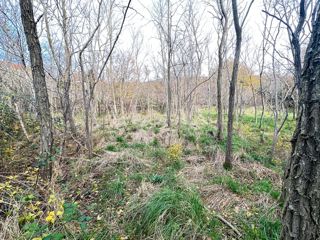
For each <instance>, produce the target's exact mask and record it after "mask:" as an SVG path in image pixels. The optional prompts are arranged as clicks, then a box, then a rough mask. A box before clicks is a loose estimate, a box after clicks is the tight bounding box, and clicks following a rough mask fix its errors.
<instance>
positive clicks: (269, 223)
mask: <svg viewBox="0 0 320 240" xmlns="http://www.w3.org/2000/svg"><path fill="white" fill-rule="evenodd" d="M239 219H242V220H241V227H242V229H243V232H244V236H243V237H244V239H246V240H256V239H259V240H279V239H280V231H281V222H280V220H279V219H277V218H275V217H274V216H271V214H270V213H269V214H267V215H265V214H263V215H260V216H258V215H257V216H255V217H251V218H250V219H248V218H247V217H245V216H239Z"/></svg>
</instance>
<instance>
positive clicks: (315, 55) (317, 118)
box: [281, 9, 320, 240]
mask: <svg viewBox="0 0 320 240" xmlns="http://www.w3.org/2000/svg"><path fill="white" fill-rule="evenodd" d="M319 52H320V10H319V9H318V12H317V18H316V21H315V24H314V26H313V31H312V35H311V39H310V43H309V46H308V49H307V51H306V57H305V61H304V62H305V66H304V69H303V73H302V76H301V93H300V98H299V103H300V104H299V105H300V106H301V108H300V110H299V113H298V123H297V127H296V131H295V134H294V137H293V139H292V153H291V158H290V159H289V161H288V164H287V167H286V171H285V176H284V188H283V198H284V211H283V217H282V223H283V225H282V233H281V239H283V240H287V239H288V240H289V239H290V240H316V239H320V211H319V209H320V194H319V189H320V149H319V146H320V137H319V136H320V103H319V96H320V58H319Z"/></svg>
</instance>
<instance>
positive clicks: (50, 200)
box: [48, 194, 57, 204]
mask: <svg viewBox="0 0 320 240" xmlns="http://www.w3.org/2000/svg"><path fill="white" fill-rule="evenodd" d="M56 200H57V199H56V196H55V195H53V194H50V196H49V200H48V203H49V204H50V203H53V202H54V201H56Z"/></svg>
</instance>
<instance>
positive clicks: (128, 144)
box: [0, 109, 294, 240]
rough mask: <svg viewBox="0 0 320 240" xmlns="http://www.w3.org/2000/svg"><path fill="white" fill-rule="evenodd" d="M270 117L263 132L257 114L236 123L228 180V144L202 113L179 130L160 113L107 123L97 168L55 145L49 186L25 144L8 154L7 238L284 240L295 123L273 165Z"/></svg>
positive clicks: (0, 189) (3, 209)
mask: <svg viewBox="0 0 320 240" xmlns="http://www.w3.org/2000/svg"><path fill="white" fill-rule="evenodd" d="M266 115H267V116H266V117H265V119H264V122H263V127H262V128H261V129H259V128H258V123H257V121H256V119H255V118H254V115H253V113H252V111H251V110H250V109H248V110H246V111H245V113H244V115H243V116H241V117H240V118H239V119H238V120H237V121H236V124H235V134H234V162H233V168H232V170H229V171H226V170H224V169H223V167H222V165H223V161H224V149H225V141H224V140H223V141H221V142H219V141H216V140H215V138H214V137H213V136H212V135H214V133H215V121H216V112H215V111H214V110H208V109H204V110H201V111H199V112H198V113H196V115H195V117H194V119H193V121H192V123H189V124H188V123H187V122H183V123H182V124H181V128H180V130H178V129H177V128H176V127H173V128H172V129H169V128H167V127H166V126H165V117H164V116H163V115H161V114H156V113H154V114H148V115H134V116H127V117H123V118H120V119H117V120H105V118H104V119H103V118H102V117H101V118H99V119H97V124H96V125H95V127H94V145H95V149H94V150H95V151H94V152H95V157H94V158H93V159H87V158H86V155H85V150H80V152H77V144H76V143H75V142H74V141H72V140H71V139H70V140H68V141H67V145H66V151H65V154H64V156H63V157H62V156H60V153H59V143H60V142H59V140H58V141H57V142H56V145H57V147H56V148H57V151H56V155H55V156H53V157H52V161H53V162H54V165H55V174H54V176H53V179H52V181H51V182H50V183H49V182H47V181H45V180H43V179H41V178H40V177H39V176H38V172H39V167H40V166H39V164H36V162H37V161H36V160H35V157H34V156H36V150H37V147H36V146H35V145H36V142H37V138H36V137H35V138H34V140H33V142H32V143H30V142H27V141H25V140H23V136H19V137H17V140H16V141H11V145H10V144H7V145H6V148H4V149H7V148H10V149H9V150H10V151H9V150H7V151H4V152H6V154H7V155H6V156H5V158H3V159H2V160H3V163H2V164H3V165H4V166H6V167H3V168H2V169H4V170H3V171H1V173H0V178H1V182H0V197H1V199H0V217H1V219H2V220H1V223H0V239H9V240H10V239H33V240H40V239H46V240H48V239H96V240H98V239H240V238H241V239H248V240H250V239H266V240H267V239H279V231H280V228H281V224H280V211H281V201H280V195H281V176H282V172H283V165H284V163H285V161H286V159H287V157H288V156H289V152H290V138H291V135H292V132H293V129H294V121H293V120H291V119H292V117H289V120H288V121H287V122H286V124H285V126H284V128H283V130H282V132H281V134H280V139H279V142H278V145H277V151H276V154H275V156H274V157H273V159H271V158H270V157H269V156H270V149H271V141H272V134H273V120H272V117H271V114H270V113H267V114H266ZM56 128H57V130H59V126H56ZM35 136H36V134H35ZM5 159H6V161H7V162H13V163H14V164H13V165H10V166H11V167H8V164H5V163H4V162H5V161H4V160H5ZM38 162H39V161H38ZM12 166H14V167H12ZM17 166H18V167H17Z"/></svg>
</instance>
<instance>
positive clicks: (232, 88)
mask: <svg viewBox="0 0 320 240" xmlns="http://www.w3.org/2000/svg"><path fill="white" fill-rule="evenodd" d="M253 2H254V0H252V1H251V2H250V4H249V7H248V8H247V10H246V12H245V15H244V18H243V20H242V22H241V23H240V20H239V14H238V5H237V0H232V13H233V21H234V28H235V32H236V49H235V54H234V61H233V69H232V76H231V81H230V86H229V109H228V133H227V147H226V157H225V162H224V168H226V169H230V168H232V134H233V113H234V100H235V90H236V84H237V78H238V71H239V61H240V53H241V43H242V29H243V25H244V23H245V21H246V18H247V16H248V14H249V11H250V9H251V6H252V4H253Z"/></svg>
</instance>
